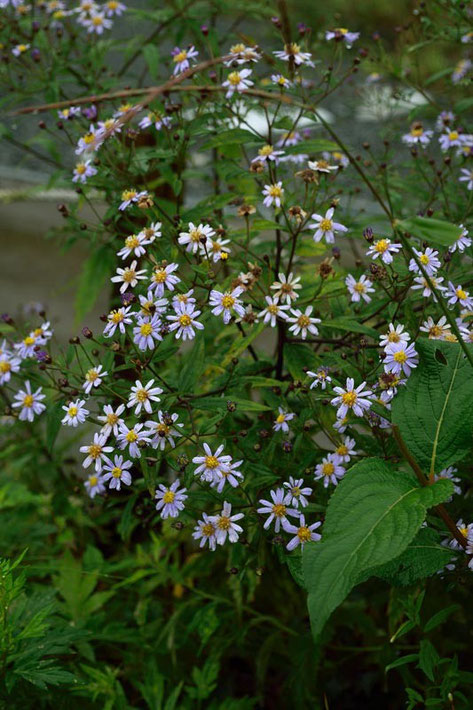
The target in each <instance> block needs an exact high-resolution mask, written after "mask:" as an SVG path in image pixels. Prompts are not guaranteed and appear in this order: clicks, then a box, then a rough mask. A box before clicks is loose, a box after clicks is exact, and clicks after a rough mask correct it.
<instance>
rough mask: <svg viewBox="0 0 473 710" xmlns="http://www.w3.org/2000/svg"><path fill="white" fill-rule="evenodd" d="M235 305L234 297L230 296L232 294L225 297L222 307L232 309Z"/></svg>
mask: <svg viewBox="0 0 473 710" xmlns="http://www.w3.org/2000/svg"><path fill="white" fill-rule="evenodd" d="M234 304H235V299H234V298H233V296H230V294H228V293H227V294H225V296H224V297H223V298H222V306H223V307H224V308H232V306H233V305H234Z"/></svg>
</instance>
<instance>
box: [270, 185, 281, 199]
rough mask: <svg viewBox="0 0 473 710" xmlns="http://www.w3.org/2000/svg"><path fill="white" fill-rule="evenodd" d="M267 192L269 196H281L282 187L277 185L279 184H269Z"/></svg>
mask: <svg viewBox="0 0 473 710" xmlns="http://www.w3.org/2000/svg"><path fill="white" fill-rule="evenodd" d="M268 192H269V194H270V195H271V197H281V196H282V192H283V190H282V187H279V185H271V186H270V188H269V190H268Z"/></svg>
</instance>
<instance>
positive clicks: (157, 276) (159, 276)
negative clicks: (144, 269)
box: [153, 269, 167, 284]
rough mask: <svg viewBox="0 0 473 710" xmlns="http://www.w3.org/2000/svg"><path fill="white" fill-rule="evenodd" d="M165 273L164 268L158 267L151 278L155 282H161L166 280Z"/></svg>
mask: <svg viewBox="0 0 473 710" xmlns="http://www.w3.org/2000/svg"><path fill="white" fill-rule="evenodd" d="M166 278H167V274H166V271H165V269H158V270H157V271H155V272H154V274H153V279H154V280H155V282H156V283H157V284H162V283H164V282H165V281H166Z"/></svg>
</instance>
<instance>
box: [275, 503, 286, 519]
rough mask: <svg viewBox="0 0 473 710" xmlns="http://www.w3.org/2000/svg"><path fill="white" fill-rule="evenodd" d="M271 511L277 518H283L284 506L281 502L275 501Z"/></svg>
mask: <svg viewBox="0 0 473 710" xmlns="http://www.w3.org/2000/svg"><path fill="white" fill-rule="evenodd" d="M273 513H274V515H275V516H276V517H277V518H283V517H284V516H285V515H286V506H285V505H284V504H283V503H275V504H274V505H273Z"/></svg>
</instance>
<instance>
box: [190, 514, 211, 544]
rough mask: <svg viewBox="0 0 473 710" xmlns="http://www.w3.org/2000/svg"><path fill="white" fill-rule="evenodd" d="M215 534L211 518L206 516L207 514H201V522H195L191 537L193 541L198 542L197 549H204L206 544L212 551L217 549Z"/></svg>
mask: <svg viewBox="0 0 473 710" xmlns="http://www.w3.org/2000/svg"><path fill="white" fill-rule="evenodd" d="M216 532H217V530H216V527H215V522H214V520H213V518H211V517H210V516H208V515H207V513H203V514H202V520H199V521H198V522H197V525H196V526H195V528H194V532H193V533H192V537H193V538H194V540H200V544H199V547H204V546H205V544H206V543H207V544H208V546H209V549H210V550H212V551H213V550H215V548H216V547H217V538H216V536H215V535H216Z"/></svg>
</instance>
